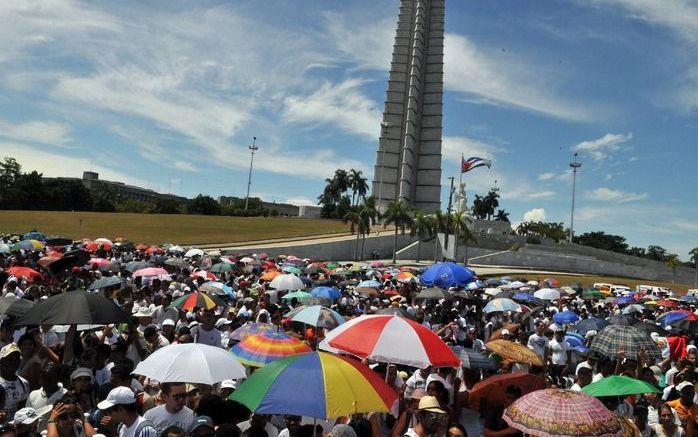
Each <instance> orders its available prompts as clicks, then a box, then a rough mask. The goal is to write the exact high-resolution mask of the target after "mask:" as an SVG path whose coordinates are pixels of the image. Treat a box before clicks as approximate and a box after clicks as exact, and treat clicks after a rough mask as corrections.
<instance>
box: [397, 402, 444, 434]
mask: <svg viewBox="0 0 698 437" xmlns="http://www.w3.org/2000/svg"><path fill="white" fill-rule="evenodd" d="M416 420H417V424H416V425H415V426H414V427H413V428H409V429H408V430H407V432H406V433H405V434H404V435H405V436H406V437H426V436H430V435H434V434H437V433H439V432H441V433H443V432H444V431H446V427H447V426H448V414H447V413H446V411H444V410H443V409H441V406H440V405H439V400H438V399H436V398H435V397H434V396H424V397H422V399H420V400H419V407H418V408H417V414H416Z"/></svg>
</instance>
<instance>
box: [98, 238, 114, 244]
mask: <svg viewBox="0 0 698 437" xmlns="http://www.w3.org/2000/svg"><path fill="white" fill-rule="evenodd" d="M95 243H97V244H108V245H109V246H113V245H114V243H112V242H111V240H110V239H108V238H104V237H102V238H98V239H96V240H95Z"/></svg>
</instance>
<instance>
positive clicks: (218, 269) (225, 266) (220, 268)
mask: <svg viewBox="0 0 698 437" xmlns="http://www.w3.org/2000/svg"><path fill="white" fill-rule="evenodd" d="M231 270H235V265H234V264H230V263H226V262H221V263H218V264H214V265H213V266H212V267H211V271H212V272H213V273H225V272H229V271H231Z"/></svg>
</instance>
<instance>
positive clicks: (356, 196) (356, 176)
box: [349, 168, 368, 206]
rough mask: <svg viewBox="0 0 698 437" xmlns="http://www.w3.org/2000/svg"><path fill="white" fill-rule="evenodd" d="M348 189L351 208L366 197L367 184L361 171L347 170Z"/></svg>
mask: <svg viewBox="0 0 698 437" xmlns="http://www.w3.org/2000/svg"><path fill="white" fill-rule="evenodd" d="M349 188H350V189H351V204H352V206H353V205H355V204H356V202H358V201H360V200H361V199H363V198H365V197H366V193H367V192H368V182H367V180H366V178H365V177H363V172H362V171H361V170H355V169H353V168H352V169H351V170H349Z"/></svg>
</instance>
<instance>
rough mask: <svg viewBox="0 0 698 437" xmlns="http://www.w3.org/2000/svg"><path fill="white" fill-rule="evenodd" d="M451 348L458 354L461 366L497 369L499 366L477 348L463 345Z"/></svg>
mask: <svg viewBox="0 0 698 437" xmlns="http://www.w3.org/2000/svg"><path fill="white" fill-rule="evenodd" d="M451 350H453V353H454V354H456V356H457V357H458V359H459V360H460V364H461V366H462V367H465V368H466V369H486V370H495V369H497V366H496V365H495V364H494V363H493V362H492V361H490V360H489V359H488V358H487V357H486V356H485V355H484V354H482V353H481V352H478V351H476V350H475V349H472V348H467V347H462V346H453V347H451Z"/></svg>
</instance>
